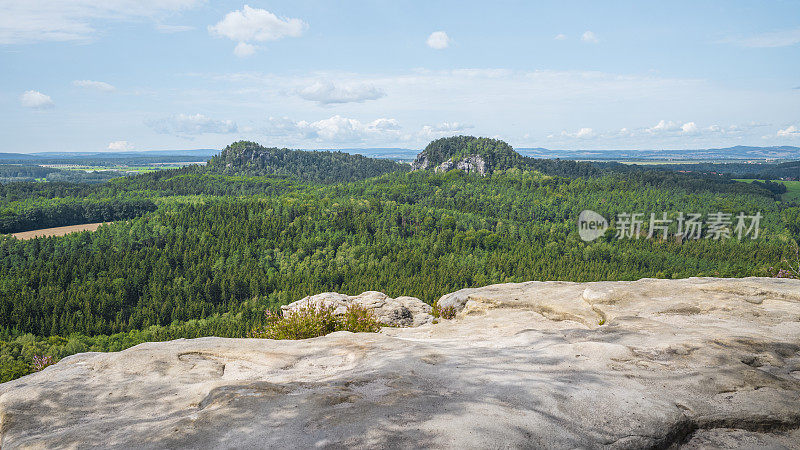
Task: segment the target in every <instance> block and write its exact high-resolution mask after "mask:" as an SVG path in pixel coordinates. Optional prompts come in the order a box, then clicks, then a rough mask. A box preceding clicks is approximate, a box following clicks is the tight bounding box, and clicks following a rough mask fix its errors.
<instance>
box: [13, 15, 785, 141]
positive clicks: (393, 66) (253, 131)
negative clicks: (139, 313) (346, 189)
mask: <svg viewBox="0 0 800 450" xmlns="http://www.w3.org/2000/svg"><path fill="white" fill-rule="evenodd" d="M97 4H98V2H95V1H91V0H56V1H53V0H49V1H45V0H0V151H2V152H38V151H104V150H126V149H131V150H164V149H191V148H221V147H224V146H225V145H226V144H228V143H230V142H232V141H234V140H238V139H250V140H255V141H257V142H260V143H262V144H264V145H268V146H287V147H293V148H359V147H407V148H420V147H422V146H424V145H425V144H426V143H427V142H428V141H430V140H432V139H435V138H438V137H442V136H448V135H454V134H473V135H481V136H492V137H499V138H502V139H505V140H507V141H508V142H510V143H511V144H512V145H514V146H516V147H547V148H553V149H580V148H591V149H637V148H641V149H652V148H673V149H674V148H704V147H723V146H732V145H764V146H766V145H800V2H798V1H770V2H767V1H765V2H751V1H739V2H737V1H694V2H688V1H687V2H675V1H673V2H659V3H655V2H636V1H631V2H622V1H620V2H596V1H585V2H570V1H553V2H530V1H527V2H525V1H493V2H471V1H452V2H450V1H434V2H431V1H425V2H423V1H414V2H412V1H406V2H401V1H347V2H330V1H325V2H323V1H311V0H294V1H250V2H247V3H243V2H228V1H214V2H211V1H203V0H105V1H104V2H101V5H102V6H97Z"/></svg>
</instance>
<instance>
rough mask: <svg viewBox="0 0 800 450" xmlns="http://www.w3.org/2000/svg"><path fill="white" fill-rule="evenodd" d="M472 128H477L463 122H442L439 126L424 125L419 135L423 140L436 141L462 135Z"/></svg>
mask: <svg viewBox="0 0 800 450" xmlns="http://www.w3.org/2000/svg"><path fill="white" fill-rule="evenodd" d="M472 128H475V127H474V126H472V125H467V124H465V123H461V122H442V123H440V124H438V125H424V126H423V127H422V129H421V130H420V131H419V133H417V134H418V136H419V137H420V138H423V139H435V138H440V137H445V136H453V135H456V134H461V133H464V132H466V131H467V130H469V129H472Z"/></svg>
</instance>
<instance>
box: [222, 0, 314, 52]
mask: <svg viewBox="0 0 800 450" xmlns="http://www.w3.org/2000/svg"><path fill="white" fill-rule="evenodd" d="M307 28H308V24H306V23H305V22H303V21H302V20H300V19H293V18H287V17H278V16H276V15H275V14H273V13H271V12H269V11H267V10H265V9H258V8H251V7H249V6H248V5H244V8H242V9H241V10H236V11H231V12H229V13H228V14H226V15H225V17H224V18H223V19H222V20H221V21H219V22H218V23H217V24H216V25H213V26H209V27H208V31H209V32H210V33H211V34H212V35H214V36H218V37H225V38H228V39H230V40H232V41H236V42H238V44H237V45H236V48H235V49H234V53H235V54H236V56H239V57H244V56H249V55H252V54H253V53H255V50H256V47H255V46H253V45H252V44H250V42H266V41H276V40H278V39H282V38H285V37H299V36H301V35H302V34H303V32H304V31H305V30H306V29H307Z"/></svg>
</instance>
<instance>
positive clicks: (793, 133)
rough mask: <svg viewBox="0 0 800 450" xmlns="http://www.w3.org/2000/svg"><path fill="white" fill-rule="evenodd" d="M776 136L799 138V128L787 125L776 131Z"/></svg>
mask: <svg viewBox="0 0 800 450" xmlns="http://www.w3.org/2000/svg"><path fill="white" fill-rule="evenodd" d="M778 136H782V137H798V136H800V128H797V127H796V126H794V125H789V126H788V127H786V128H784V129H782V130H778Z"/></svg>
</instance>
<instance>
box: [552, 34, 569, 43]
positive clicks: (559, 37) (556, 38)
mask: <svg viewBox="0 0 800 450" xmlns="http://www.w3.org/2000/svg"><path fill="white" fill-rule="evenodd" d="M553 39H555V40H557V41H563V40H566V39H567V35H566V34H561V33H559V34H557V35H556V37H554V38H553Z"/></svg>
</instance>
